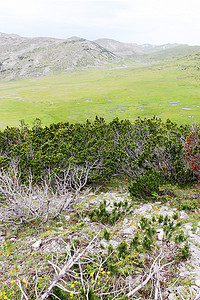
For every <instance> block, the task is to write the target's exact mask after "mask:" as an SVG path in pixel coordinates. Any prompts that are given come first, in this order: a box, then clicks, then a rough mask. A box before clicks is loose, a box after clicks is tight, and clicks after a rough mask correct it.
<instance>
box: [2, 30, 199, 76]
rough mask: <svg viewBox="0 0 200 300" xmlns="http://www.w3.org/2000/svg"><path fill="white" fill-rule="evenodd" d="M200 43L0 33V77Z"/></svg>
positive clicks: (160, 56)
mask: <svg viewBox="0 0 200 300" xmlns="http://www.w3.org/2000/svg"><path fill="white" fill-rule="evenodd" d="M199 51H200V47H198V46H196V47H195V46H193V47H192V46H188V45H178V44H165V45H159V46H158V45H151V44H143V45H138V44H136V43H121V42H119V41H115V40H112V39H98V40H95V41H89V40H86V39H83V38H79V37H71V38H68V39H56V38H48V37H36V38H27V37H21V36H19V35H16V34H5V33H0V80H14V79H18V78H30V77H36V76H44V75H47V74H53V73H55V72H62V71H66V70H69V69H74V68H85V67H89V66H102V65H105V64H108V63H116V62H119V61H121V60H124V58H127V57H128V58H134V59H138V61H140V60H141V61H142V62H146V61H147V62H152V61H161V60H164V59H174V58H179V57H183V56H184V55H190V54H193V53H195V52H199Z"/></svg>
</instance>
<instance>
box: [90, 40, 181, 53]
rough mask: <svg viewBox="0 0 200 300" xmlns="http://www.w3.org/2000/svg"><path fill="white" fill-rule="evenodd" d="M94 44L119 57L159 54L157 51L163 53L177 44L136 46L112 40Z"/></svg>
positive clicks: (99, 41) (96, 41)
mask: <svg viewBox="0 0 200 300" xmlns="http://www.w3.org/2000/svg"><path fill="white" fill-rule="evenodd" d="M95 43H97V44H98V45H100V46H102V47H104V48H106V49H107V50H109V51H111V52H113V53H114V54H116V55H118V56H120V57H127V56H136V55H143V54H149V53H154V52H159V51H163V50H166V49H169V48H174V47H177V46H178V44H164V45H151V44H143V45H138V44H135V43H121V42H118V41H115V40H112V39H98V40H95Z"/></svg>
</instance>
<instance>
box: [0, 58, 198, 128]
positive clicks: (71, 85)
mask: <svg viewBox="0 0 200 300" xmlns="http://www.w3.org/2000/svg"><path fill="white" fill-rule="evenodd" d="M185 61H186V63H188V61H187V60H185ZM181 64H182V65H184V60H182V61H178V60H177V61H176V63H175V62H173V63H172V62H169V63H168V64H167V63H166V62H164V63H160V64H159V63H158V64H155V65H143V66H136V65H135V66H134V65H133V64H131V63H129V64H128V63H127V66H126V67H121V68H120V67H119V68H118V65H116V66H113V65H112V66H107V67H104V68H99V69H87V70H84V71H83V70H82V71H68V72H66V73H63V74H61V75H54V76H49V77H43V78H34V79H26V80H24V79H23V80H18V81H10V82H0V112H1V113H0V128H1V129H3V128H5V127H6V126H7V125H8V126H18V125H19V120H20V119H24V120H25V122H26V123H28V124H32V122H33V120H34V119H35V118H40V119H41V120H42V125H49V124H50V123H53V122H59V121H70V122H82V121H85V120H86V119H94V117H95V115H99V116H103V117H104V118H105V119H106V120H107V121H109V120H112V119H113V118H115V117H119V118H120V119H130V120H132V121H133V120H134V119H136V118H137V117H138V116H141V117H142V118H143V117H148V118H149V117H152V116H154V115H156V116H158V117H160V118H162V119H164V120H165V119H167V118H170V119H171V120H173V121H177V122H179V123H181V124H184V123H188V124H191V123H194V122H195V123H199V122H200V84H199V81H200V75H199V73H200V72H199V71H198V70H196V69H195V68H186V69H184V68H181ZM122 66H123V65H122Z"/></svg>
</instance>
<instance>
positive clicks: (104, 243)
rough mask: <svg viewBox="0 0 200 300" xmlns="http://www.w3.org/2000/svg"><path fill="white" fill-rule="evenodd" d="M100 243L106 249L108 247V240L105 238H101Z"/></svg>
mask: <svg viewBox="0 0 200 300" xmlns="http://www.w3.org/2000/svg"><path fill="white" fill-rule="evenodd" d="M100 245H102V246H103V248H104V249H107V248H108V242H107V241H106V240H105V239H102V240H100Z"/></svg>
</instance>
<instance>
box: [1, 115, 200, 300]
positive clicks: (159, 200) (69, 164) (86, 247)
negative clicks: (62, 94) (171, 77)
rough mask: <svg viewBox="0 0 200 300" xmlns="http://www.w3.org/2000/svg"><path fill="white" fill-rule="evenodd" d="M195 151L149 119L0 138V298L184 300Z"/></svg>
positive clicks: (170, 125) (198, 200)
mask: <svg viewBox="0 0 200 300" xmlns="http://www.w3.org/2000/svg"><path fill="white" fill-rule="evenodd" d="M199 149H200V131H199V126H198V125H196V126H194V125H193V126H189V125H181V126H179V125H177V124H176V123H174V122H172V121H170V120H167V121H166V122H163V121H162V120H161V119H158V118H156V117H154V118H152V119H140V118H138V119H137V120H136V121H135V122H134V123H131V122H130V121H128V120H119V119H118V118H116V119H114V120H112V121H111V122H110V123H107V122H105V120H104V119H103V118H99V117H96V118H95V120H94V121H93V122H91V121H87V122H85V123H82V124H79V123H76V124H69V123H57V124H51V125H50V126H46V127H42V126H41V122H40V120H39V119H37V120H36V121H35V123H34V126H33V128H32V129H30V128H29V127H28V126H27V125H26V124H25V123H24V121H21V126H20V127H19V128H17V127H7V128H6V129H5V130H3V131H1V132H0V151H1V157H0V166H1V171H0V202H1V207H0V215H1V224H0V226H1V227H0V230H1V249H0V251H1V258H0V265H1V275H0V276H1V282H2V284H1V287H0V299H10V300H11V299H12V300H14V299H15V300H18V299H29V300H31V299H37V300H44V299H49V300H50V299H52V300H53V299H61V300H64V299H74V300H75V299H80V300H81V299H96V300H97V299H168V295H169V293H173V291H174V290H173V289H174V288H175V287H180V286H181V285H183V286H184V289H183V290H180V289H179V290H178V291H179V292H178V293H179V294H181V296H180V295H179V294H178V296H180V297H183V298H185V299H187V298H186V297H189V295H193V296H194V297H193V296H191V297H193V298H191V299H195V297H196V296H198V293H199V292H200V291H194V290H192V286H193V285H194V284H193V281H192V280H193V279H188V281H187V282H186V278H185V277H184V280H185V281H184V280H183V279H182V277H180V275H179V272H180V266H181V265H182V264H185V266H186V265H187V264H189V261H188V259H189V257H190V255H191V253H190V243H191V242H190V237H189V236H188V234H187V232H186V230H185V223H186V222H187V218H189V220H190V223H192V225H191V228H192V229H191V230H192V232H196V231H197V228H198V224H197V221H198V220H199V214H198V210H199V204H200V191H199V179H200V178H199V176H200V173H199V172H200V169H199V158H200V157H199V155H200V151H199ZM117 193H118V194H117ZM116 195H118V196H116ZM183 211H184V213H183ZM190 280H191V281H190ZM190 288H191V289H190ZM195 293H196V294H195Z"/></svg>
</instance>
